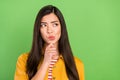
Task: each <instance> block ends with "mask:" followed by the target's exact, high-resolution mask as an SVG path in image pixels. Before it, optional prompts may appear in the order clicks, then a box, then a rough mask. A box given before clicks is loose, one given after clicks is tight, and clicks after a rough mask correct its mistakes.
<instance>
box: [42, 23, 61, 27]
mask: <svg viewBox="0 0 120 80" xmlns="http://www.w3.org/2000/svg"><path fill="white" fill-rule="evenodd" d="M40 26H41V27H47V26H48V24H47V23H41V24H40ZM52 26H53V27H57V26H59V24H58V23H52Z"/></svg>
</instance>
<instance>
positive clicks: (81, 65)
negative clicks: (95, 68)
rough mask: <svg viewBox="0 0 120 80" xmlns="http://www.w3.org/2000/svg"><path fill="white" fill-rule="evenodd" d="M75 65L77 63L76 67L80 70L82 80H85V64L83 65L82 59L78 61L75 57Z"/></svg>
mask: <svg viewBox="0 0 120 80" xmlns="http://www.w3.org/2000/svg"><path fill="white" fill-rule="evenodd" d="M75 63H76V67H77V70H78V74H79V78H80V80H85V79H84V64H83V63H82V61H81V60H80V59H78V58H76V57H75Z"/></svg>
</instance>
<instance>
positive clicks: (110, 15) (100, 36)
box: [0, 0, 120, 80]
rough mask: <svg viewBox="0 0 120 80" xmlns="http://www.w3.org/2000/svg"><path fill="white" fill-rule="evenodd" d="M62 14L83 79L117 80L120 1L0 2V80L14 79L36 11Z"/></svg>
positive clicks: (119, 73) (28, 43) (119, 69)
mask: <svg viewBox="0 0 120 80" xmlns="http://www.w3.org/2000/svg"><path fill="white" fill-rule="evenodd" d="M47 4H52V5H55V6H57V7H58V8H59V9H60V10H61V11H62V13H63V14H64V17H65V21H66V24H67V29H68V33H69V39H70V43H71V47H72V50H73V52H74V55H75V56H77V57H79V58H80V59H81V60H82V61H83V63H84V66H85V80H120V0H0V80H13V79H14V78H13V77H14V71H15V66H16V61H17V58H18V56H19V55H20V54H22V53H24V52H28V51H29V50H30V48H31V44H32V34H33V25H34V21H35V17H36V15H37V13H38V11H39V9H40V8H41V7H42V6H44V5H47Z"/></svg>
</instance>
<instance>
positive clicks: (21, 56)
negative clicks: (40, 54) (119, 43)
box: [17, 53, 29, 63]
mask: <svg viewBox="0 0 120 80" xmlns="http://www.w3.org/2000/svg"><path fill="white" fill-rule="evenodd" d="M28 55H29V53H23V54H21V55H20V56H19V57H18V60H17V63H21V62H22V63H26V61H27V59H28Z"/></svg>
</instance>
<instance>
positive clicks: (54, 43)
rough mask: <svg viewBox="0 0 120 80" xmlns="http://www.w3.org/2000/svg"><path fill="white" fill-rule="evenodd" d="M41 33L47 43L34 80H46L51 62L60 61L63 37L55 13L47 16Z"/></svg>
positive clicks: (44, 18)
mask: <svg viewBox="0 0 120 80" xmlns="http://www.w3.org/2000/svg"><path fill="white" fill-rule="evenodd" d="M40 33H41V36H42V38H43V40H44V41H45V45H44V47H45V50H44V59H43V62H42V64H41V67H40V68H39V69H38V71H37V73H36V74H35V76H34V77H33V78H32V80H44V78H45V75H46V71H47V69H48V67H49V64H50V63H51V60H54V59H58V57H59V50H58V41H59V39H60V36H61V25H60V21H59V19H58V18H57V16H56V15H55V14H54V13H50V14H48V15H45V16H44V17H43V18H42V20H41V27H40Z"/></svg>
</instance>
